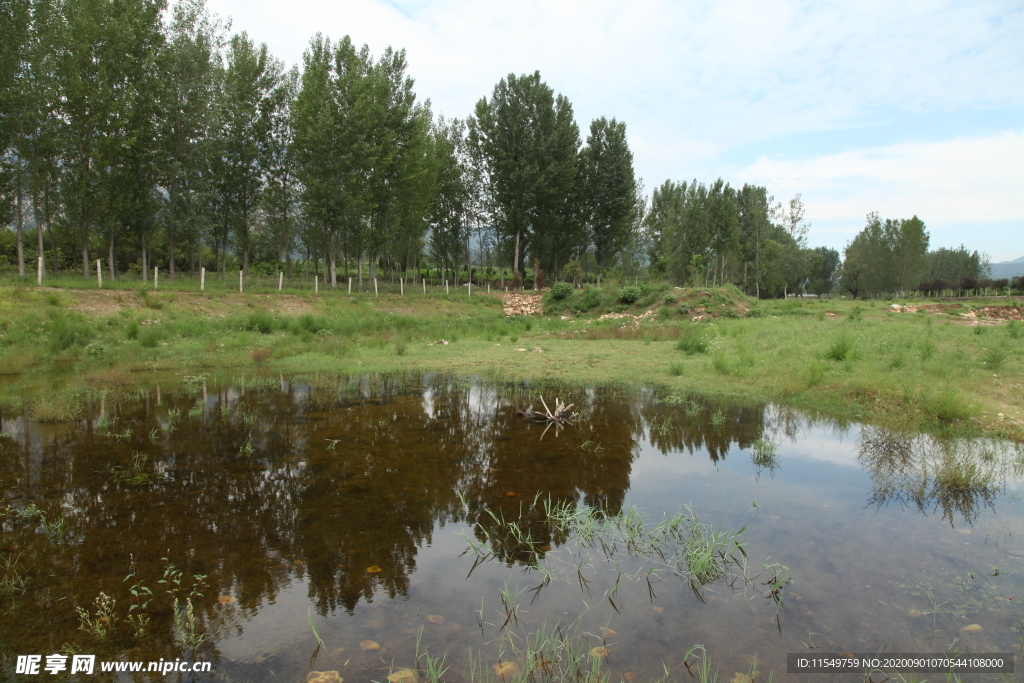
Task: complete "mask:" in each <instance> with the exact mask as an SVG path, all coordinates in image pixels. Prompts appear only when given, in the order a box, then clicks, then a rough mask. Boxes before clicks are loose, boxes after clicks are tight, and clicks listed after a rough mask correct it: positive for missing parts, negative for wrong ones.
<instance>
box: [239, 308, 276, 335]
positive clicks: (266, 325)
mask: <svg viewBox="0 0 1024 683" xmlns="http://www.w3.org/2000/svg"><path fill="white" fill-rule="evenodd" d="M245 329H247V330H254V331H256V332H259V333H260V334H270V333H271V332H273V331H274V317H273V316H272V315H270V313H268V312H267V311H255V312H253V313H250V314H249V317H248V319H247V320H246V323H245Z"/></svg>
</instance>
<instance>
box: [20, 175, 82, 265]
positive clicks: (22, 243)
mask: <svg viewBox="0 0 1024 683" xmlns="http://www.w3.org/2000/svg"><path fill="white" fill-rule="evenodd" d="M17 193H18V197H17V204H18V275H19V277H25V235H24V233H23V228H24V221H25V218H24V215H23V213H22V208H21V159H18V187H17ZM86 274H87V275H88V273H86Z"/></svg>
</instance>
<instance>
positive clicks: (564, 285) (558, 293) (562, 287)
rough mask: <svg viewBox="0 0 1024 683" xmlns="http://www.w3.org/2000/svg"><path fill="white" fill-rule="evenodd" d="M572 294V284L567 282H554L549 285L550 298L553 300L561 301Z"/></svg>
mask: <svg viewBox="0 0 1024 683" xmlns="http://www.w3.org/2000/svg"><path fill="white" fill-rule="evenodd" d="M569 296H572V285H570V284H569V283H568V282H556V283H555V284H554V285H552V287H551V298H552V299H553V300H555V301H561V300H562V299H565V298H566V297H569Z"/></svg>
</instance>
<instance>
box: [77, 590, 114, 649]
mask: <svg viewBox="0 0 1024 683" xmlns="http://www.w3.org/2000/svg"><path fill="white" fill-rule="evenodd" d="M93 605H94V606H95V614H93V613H92V612H89V611H88V610H84V609H82V608H81V607H76V608H75V610H76V611H77V612H78V624H79V626H78V628H79V629H81V630H82V631H85V632H86V633H88V634H89V635H91V636H92V637H94V638H96V639H97V640H106V638H107V636H108V635H109V634H110V632H111V631H113V629H114V624H115V623H117V615H116V614H115V613H114V606H115V600H114V598H112V597H110V596H108V595H107V594H106V593H103V592H102V591H101V592H100V594H99V595H97V596H96V600H95V601H93Z"/></svg>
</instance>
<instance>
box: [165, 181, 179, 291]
mask: <svg viewBox="0 0 1024 683" xmlns="http://www.w3.org/2000/svg"><path fill="white" fill-rule="evenodd" d="M177 198H178V188H177V183H173V182H172V183H171V207H170V208H171V210H170V214H171V215H170V220H169V221H167V276H168V277H170V278H171V279H174V219H175V209H176V208H177Z"/></svg>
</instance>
